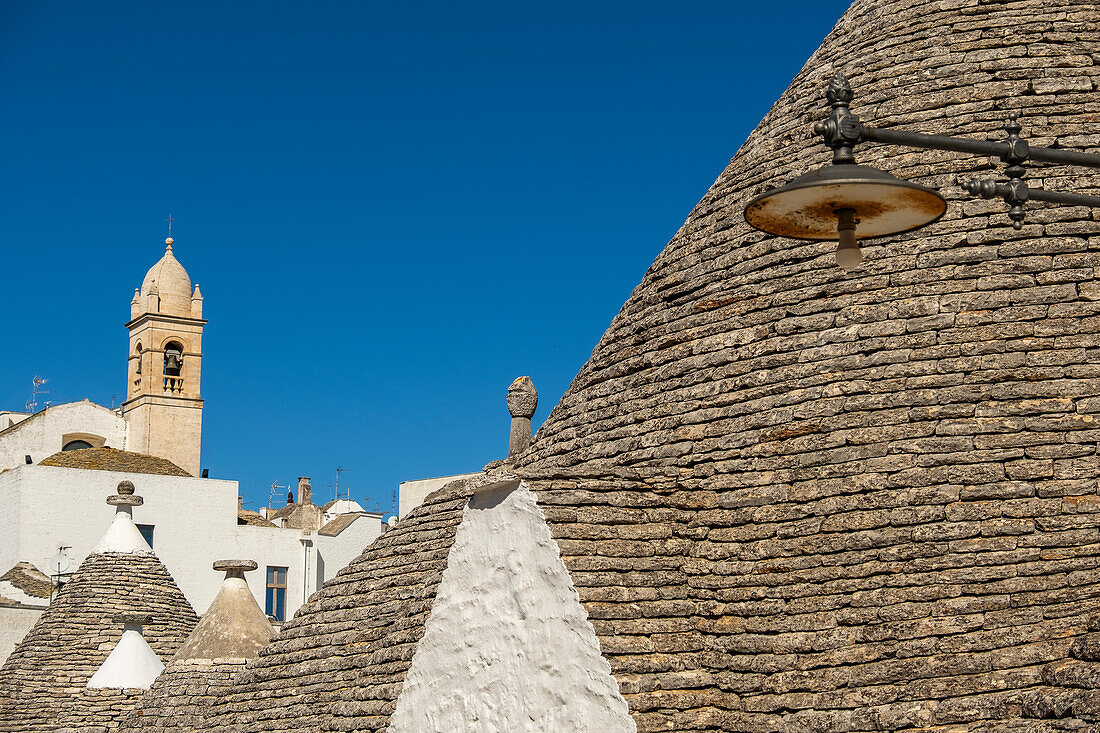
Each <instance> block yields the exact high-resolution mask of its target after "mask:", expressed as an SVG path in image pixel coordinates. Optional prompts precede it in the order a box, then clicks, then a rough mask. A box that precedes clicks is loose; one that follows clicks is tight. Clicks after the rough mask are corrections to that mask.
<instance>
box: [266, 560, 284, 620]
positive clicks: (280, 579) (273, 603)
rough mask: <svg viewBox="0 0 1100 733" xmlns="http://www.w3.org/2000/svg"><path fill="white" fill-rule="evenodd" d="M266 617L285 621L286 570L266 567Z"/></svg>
mask: <svg viewBox="0 0 1100 733" xmlns="http://www.w3.org/2000/svg"><path fill="white" fill-rule="evenodd" d="M266 606H267V608H266V611H267V615H268V617H269V618H273V619H275V620H276V621H284V620H286V618H285V617H286V568H277V567H272V566H271V565H268V566H267V604H266Z"/></svg>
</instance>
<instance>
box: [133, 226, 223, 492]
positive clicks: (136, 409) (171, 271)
mask: <svg viewBox="0 0 1100 733" xmlns="http://www.w3.org/2000/svg"><path fill="white" fill-rule="evenodd" d="M164 243H165V245H166V249H165V252H164V256H163V257H161V258H160V261H159V262H157V264H155V265H153V266H152V267H151V268H150V269H149V272H148V273H146V275H145V280H144V281H143V282H142V283H141V287H140V288H139V289H138V290H136V291H134V298H133V300H132V301H130V322H129V323H127V324H126V328H127V329H128V330H129V331H130V353H129V358H128V359H127V362H128V369H127V381H126V401H125V402H124V403H122V415H123V417H124V418H125V419H126V425H127V431H128V434H129V436H128V437H129V439H128V441H127V447H128V449H129V450H132V451H137V452H138V453H146V454H149V455H153V456H159V457H161V458H167V459H168V460H170V461H172V462H173V463H175V464H176V465H177V466H179V467H180V468H182V469H183V470H185V471H187V472H188V473H190V474H191V475H192V476H198V475H199V468H200V451H201V448H202V392H201V389H200V387H201V382H202V329H203V326H205V325H206V321H204V320H203V318H202V293H200V292H199V288H198V286H197V285H196V286H195V288H194V290H192V289H191V278H190V277H188V275H187V271H186V270H184V269H183V265H181V264H180V263H179V261H178V260H177V259H176V257H175V255H174V254H173V253H172V245H173V244H174V240H173V239H172V237H168V238H167V239H165V240H164Z"/></svg>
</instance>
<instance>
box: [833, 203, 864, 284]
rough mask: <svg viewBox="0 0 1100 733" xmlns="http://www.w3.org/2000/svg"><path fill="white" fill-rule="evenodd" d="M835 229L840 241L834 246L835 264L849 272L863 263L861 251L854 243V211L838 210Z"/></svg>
mask: <svg viewBox="0 0 1100 733" xmlns="http://www.w3.org/2000/svg"><path fill="white" fill-rule="evenodd" d="M836 229H837V234H838V235H839V239H840V241H838V242H837V245H836V264H837V266H838V267H840V269H842V270H851V269H852V268H853V267H855V266H857V265H858V264H859V263H860V262H863V251H862V250H860V248H859V242H858V241H856V212H855V209H838V210H837V212H836Z"/></svg>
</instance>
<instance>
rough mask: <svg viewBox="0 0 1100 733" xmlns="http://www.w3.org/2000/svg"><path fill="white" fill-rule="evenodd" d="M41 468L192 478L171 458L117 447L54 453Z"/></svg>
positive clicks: (43, 461)
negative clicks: (83, 469)
mask: <svg viewBox="0 0 1100 733" xmlns="http://www.w3.org/2000/svg"><path fill="white" fill-rule="evenodd" d="M38 465H40V466H58V467H62V468H86V469H90V470H93V471H119V472H121V473H153V474H158V475H161V476H190V475H191V474H189V473H187V471H184V470H183V469H182V468H180V467H179V466H177V465H176V464H174V463H172V462H171V461H169V460H168V459H167V458H158V457H156V456H150V455H146V454H144V453H131V452H130V451H125V450H116V449H115V448H107V447H104V448H81V449H80V450H66V451H61V452H60V453H54V454H53V455H52V456H50V457H49V458H44V459H42V460H41V461H39V464H38Z"/></svg>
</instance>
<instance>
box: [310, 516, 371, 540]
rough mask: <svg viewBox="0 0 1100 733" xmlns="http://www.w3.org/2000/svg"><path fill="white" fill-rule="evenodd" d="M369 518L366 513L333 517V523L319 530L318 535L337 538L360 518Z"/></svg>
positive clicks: (328, 523) (330, 522)
mask: <svg viewBox="0 0 1100 733" xmlns="http://www.w3.org/2000/svg"><path fill="white" fill-rule="evenodd" d="M365 516H367V514H366V512H348V513H347V514H341V515H339V516H337V517H333V518H332V520H331V521H329V522H327V523H326V524H325V525H324V526H323V527H321V529H319V530H317V534H323V535H325V536H327V537H335V536H336V535H338V534H340V533H341V532H343V531H344V530H345V529H347V528H348V527H350V526H351V525H352V523H353V522H355V520H356V519H358V518H359V517H365Z"/></svg>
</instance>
